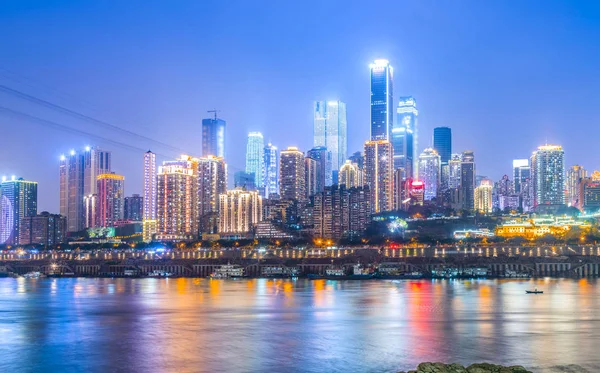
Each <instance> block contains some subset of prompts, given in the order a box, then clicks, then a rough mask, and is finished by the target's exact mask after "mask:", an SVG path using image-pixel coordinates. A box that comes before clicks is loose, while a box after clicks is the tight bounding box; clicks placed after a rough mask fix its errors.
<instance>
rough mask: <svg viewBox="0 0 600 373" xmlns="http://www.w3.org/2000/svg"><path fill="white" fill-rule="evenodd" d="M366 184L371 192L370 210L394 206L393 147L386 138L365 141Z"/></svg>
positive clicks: (386, 209) (391, 208)
mask: <svg viewBox="0 0 600 373" xmlns="http://www.w3.org/2000/svg"><path fill="white" fill-rule="evenodd" d="M365 172H366V177H365V181H366V185H367V186H368V187H369V191H370V194H371V211H372V213H379V212H384V211H391V210H393V208H394V149H393V147H392V144H391V143H390V142H389V141H387V140H379V141H367V142H366V143H365Z"/></svg>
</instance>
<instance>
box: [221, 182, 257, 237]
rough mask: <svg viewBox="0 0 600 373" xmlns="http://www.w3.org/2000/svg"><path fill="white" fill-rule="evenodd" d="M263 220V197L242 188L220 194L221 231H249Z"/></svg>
mask: <svg viewBox="0 0 600 373" xmlns="http://www.w3.org/2000/svg"><path fill="white" fill-rule="evenodd" d="M260 221H262V197H261V196H260V195H259V194H258V192H257V191H245V190H243V189H241V188H236V189H233V190H228V191H227V193H223V194H221V195H220V196H219V233H248V232H250V229H251V228H252V226H253V225H255V224H256V223H258V222H260Z"/></svg>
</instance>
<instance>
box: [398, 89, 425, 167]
mask: <svg viewBox="0 0 600 373" xmlns="http://www.w3.org/2000/svg"><path fill="white" fill-rule="evenodd" d="M396 114H397V118H396V124H394V128H393V129H392V136H391V142H392V145H393V146H394V169H398V168H403V169H404V170H405V171H404V175H405V178H408V179H410V178H415V179H416V178H417V174H418V170H417V118H418V115H419V112H418V110H417V101H416V100H415V99H414V98H413V97H400V101H399V102H398V108H397V109H396Z"/></svg>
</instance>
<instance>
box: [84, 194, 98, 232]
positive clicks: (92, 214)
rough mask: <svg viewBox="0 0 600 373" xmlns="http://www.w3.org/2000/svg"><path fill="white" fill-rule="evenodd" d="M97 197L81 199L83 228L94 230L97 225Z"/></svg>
mask: <svg viewBox="0 0 600 373" xmlns="http://www.w3.org/2000/svg"><path fill="white" fill-rule="evenodd" d="M98 213H99V211H98V195H97V194H90V195H87V196H85V197H83V216H84V217H83V220H84V226H85V228H96V227H98V226H99V224H98V219H99V216H98Z"/></svg>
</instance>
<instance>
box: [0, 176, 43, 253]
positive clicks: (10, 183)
mask: <svg viewBox="0 0 600 373" xmlns="http://www.w3.org/2000/svg"><path fill="white" fill-rule="evenodd" d="M0 195H1V198H2V201H1V203H0V213H1V214H0V244H6V245H16V244H19V243H20V242H19V237H20V234H21V220H23V218H26V217H31V216H36V215H37V182H35V181H26V180H23V179H22V178H19V179H16V178H15V177H13V178H12V179H11V180H4V179H3V180H2V183H1V184H0Z"/></svg>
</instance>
